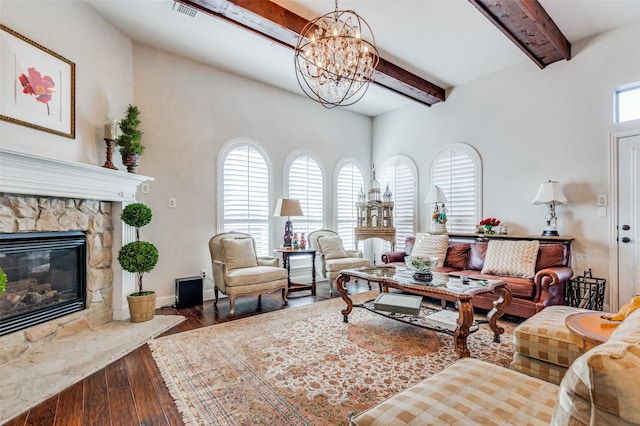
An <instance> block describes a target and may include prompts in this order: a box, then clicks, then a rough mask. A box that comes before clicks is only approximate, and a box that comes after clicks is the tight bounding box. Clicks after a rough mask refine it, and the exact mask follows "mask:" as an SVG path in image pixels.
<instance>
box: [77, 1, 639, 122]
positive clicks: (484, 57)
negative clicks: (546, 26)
mask: <svg viewBox="0 0 640 426" xmlns="http://www.w3.org/2000/svg"><path fill="white" fill-rule="evenodd" d="M85 1H86V2H87V3H88V4H89V5H91V6H92V7H93V8H94V9H95V10H96V11H97V12H98V13H99V14H100V15H102V16H103V17H104V18H105V19H106V20H107V21H109V22H110V23H111V24H113V25H114V26H115V27H117V28H118V29H119V30H120V31H122V32H123V33H124V34H126V35H127V36H128V37H129V38H131V39H132V40H134V41H136V42H138V43H141V44H145V45H149V46H153V47H156V48H159V49H162V50H166V51H169V52H172V53H175V54H177V55H180V56H184V57H188V58H192V59H194V60H197V61H200V62H203V63H207V64H211V65H214V66H216V67H218V68H221V69H224V70H227V71H230V72H233V73H235V74H240V75H244V76H246V77H249V78H252V79H254V80H258V81H262V82H264V83H267V84H270V85H272V86H275V87H279V88H282V89H285V90H288V91H291V92H294V93H298V94H300V95H301V96H304V95H302V91H301V89H300V88H299V86H298V83H297V80H296V77H295V71H294V64H293V51H292V50H291V49H289V48H287V47H284V46H282V45H280V44H278V43H274V42H273V41H271V40H268V39H266V38H264V37H262V36H260V35H257V34H255V33H254V32H251V31H247V30H246V29H243V28H240V27H238V26H236V25H233V24H231V23H228V22H225V21H223V20H221V19H218V18H214V17H212V16H210V15H207V14H204V13H202V12H197V13H196V14H195V17H190V16H187V15H185V14H183V13H179V12H178V11H177V10H176V9H177V4H175V2H174V1H171V0H119V1H113V0H85ZM253 1H265V0H253ZM274 2H275V3H277V4H279V5H281V6H282V7H284V8H286V9H288V10H290V11H292V12H294V13H296V14H298V15H300V16H301V17H303V18H305V19H307V20H311V19H313V18H315V17H317V16H319V15H322V14H325V13H328V12H330V11H332V10H333V9H334V7H335V3H334V1H333V0H275V1H274ZM540 4H541V5H542V6H543V7H544V8H545V10H546V11H547V13H548V14H549V15H550V17H551V18H552V19H553V21H554V22H555V23H556V25H557V26H558V27H559V29H560V30H561V31H562V33H563V34H564V35H565V37H566V38H567V39H568V40H569V42H571V43H572V44H574V43H575V42H577V41H579V40H582V39H585V38H588V37H591V36H594V35H596V34H599V33H601V32H604V31H608V30H611V29H613V28H617V27H621V26H624V25H627V24H630V23H633V22H638V21H640V1H638V0H562V1H561V0H540ZM338 6H339V9H352V10H354V11H356V12H357V13H358V14H359V15H361V16H362V17H363V18H364V19H365V20H366V21H367V22H368V23H369V25H370V26H371V29H372V30H373V33H374V36H375V38H376V40H375V41H376V44H377V47H378V50H379V52H380V56H381V57H382V58H384V59H386V60H387V61H390V62H392V63H393V64H395V65H398V66H400V67H402V68H403V69H405V70H407V71H409V72H411V73H413V74H415V75H417V76H419V77H421V78H423V79H425V80H428V81H430V82H431V83H434V84H436V85H438V86H440V87H443V88H445V89H448V88H451V87H454V86H457V85H461V84H464V83H466V82H469V81H472V80H475V79H477V78H479V77H481V76H483V75H486V74H490V73H493V72H496V71H498V70H501V69H504V68H507V67H510V66H513V65H516V64H519V63H524V62H528V63H529V66H531V67H537V65H535V64H534V63H533V62H532V61H531V60H530V59H529V58H528V57H527V56H526V55H525V54H524V53H523V52H522V51H521V50H520V49H519V48H518V47H517V46H516V45H515V44H513V43H512V42H511V41H510V40H509V39H508V38H507V37H505V35H503V34H502V33H501V32H500V31H499V30H498V29H497V28H496V27H495V26H494V25H493V24H492V23H491V22H490V21H489V20H488V19H486V18H485V17H484V16H483V15H482V14H481V13H480V12H479V11H478V10H477V9H476V8H475V7H474V6H473V5H472V4H471V3H469V2H468V1H466V0H340V1H339V2H338ZM309 102H313V101H312V100H309ZM411 103H415V101H412V100H410V99H408V98H406V97H404V96H402V95H398V94H396V93H393V92H391V91H389V90H387V89H384V88H382V87H378V86H375V85H370V88H369V91H368V92H367V93H366V95H365V96H364V98H363V99H361V100H360V101H359V102H358V103H356V104H355V105H353V106H350V107H347V108H348V109H350V110H352V111H355V112H358V113H360V114H364V115H368V116H376V115H379V114H382V113H385V112H387V111H391V110H393V109H396V108H399V107H401V106H404V105H406V104H411ZM437 107H438V106H437V104H436V105H435V106H433V108H437ZM425 108H427V107H426V106H425Z"/></svg>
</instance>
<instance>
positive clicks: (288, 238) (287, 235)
mask: <svg viewBox="0 0 640 426" xmlns="http://www.w3.org/2000/svg"><path fill="white" fill-rule="evenodd" d="M273 215H274V216H276V217H278V216H280V217H282V216H286V217H287V223H286V224H285V225H284V244H283V247H287V248H290V247H292V246H293V244H292V243H291V242H292V240H293V225H292V224H291V216H304V214H303V213H302V207H300V201H298V200H294V199H291V198H280V199H279V200H278V202H277V204H276V210H275V211H274V212H273Z"/></svg>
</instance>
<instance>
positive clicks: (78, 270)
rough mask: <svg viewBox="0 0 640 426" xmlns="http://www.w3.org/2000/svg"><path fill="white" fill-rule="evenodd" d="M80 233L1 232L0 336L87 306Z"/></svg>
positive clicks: (83, 250) (83, 245) (82, 233)
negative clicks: (1, 288)
mask: <svg viewBox="0 0 640 426" xmlns="http://www.w3.org/2000/svg"><path fill="white" fill-rule="evenodd" d="M86 252H87V249H86V236H85V234H84V232H80V231H68V232H23V233H8V234H0V267H2V269H3V270H4V272H5V274H6V275H7V289H6V291H5V292H4V293H3V294H2V296H0V336H1V335H4V334H8V333H12V332H15V331H18V330H22V329H24V328H27V327H31V326H34V325H36V324H40V323H43V322H46V321H50V320H53V319H56V318H59V317H62V316H64V315H68V314H71V313H73V312H78V311H82V310H84V309H85V308H86V270H87V267H86Z"/></svg>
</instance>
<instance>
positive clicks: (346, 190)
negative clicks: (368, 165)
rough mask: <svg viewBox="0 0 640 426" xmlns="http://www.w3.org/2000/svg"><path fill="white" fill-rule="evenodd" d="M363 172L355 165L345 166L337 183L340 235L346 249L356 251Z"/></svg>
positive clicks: (348, 164)
mask: <svg viewBox="0 0 640 426" xmlns="http://www.w3.org/2000/svg"><path fill="white" fill-rule="evenodd" d="M362 185H363V181H362V172H361V171H360V169H359V168H358V167H357V166H356V165H355V164H353V163H347V164H345V165H344V166H343V167H342V168H341V169H340V172H339V173H338V182H337V191H338V193H337V200H336V203H337V215H336V217H337V218H338V220H337V221H338V234H339V235H340V238H342V244H343V246H344V248H345V249H356V247H355V238H354V232H353V231H354V228H355V227H356V222H357V216H358V210H357V208H356V201H357V200H358V192H359V191H360V189H361V188H363V186H362Z"/></svg>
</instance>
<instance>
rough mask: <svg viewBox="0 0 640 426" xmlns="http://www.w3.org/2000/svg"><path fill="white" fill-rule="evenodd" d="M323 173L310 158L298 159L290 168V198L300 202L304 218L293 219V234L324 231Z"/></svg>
mask: <svg viewBox="0 0 640 426" xmlns="http://www.w3.org/2000/svg"><path fill="white" fill-rule="evenodd" d="M322 188H323V182H322V172H321V171H320V167H319V166H318V163H316V162H315V160H314V159H312V158H311V157H309V156H302V157H298V158H297V159H296V160H295V161H294V162H293V164H291V168H289V198H293V199H296V200H299V201H300V206H301V207H302V212H303V213H304V217H296V218H292V219H291V222H293V232H294V233H298V237H300V234H301V233H302V232H304V233H305V234H306V235H309V232H311V231H315V230H316V229H322V224H323V220H324V208H323V204H324V203H323V195H322Z"/></svg>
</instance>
